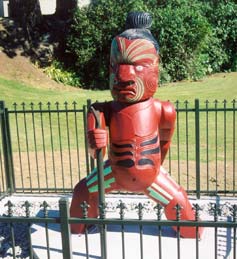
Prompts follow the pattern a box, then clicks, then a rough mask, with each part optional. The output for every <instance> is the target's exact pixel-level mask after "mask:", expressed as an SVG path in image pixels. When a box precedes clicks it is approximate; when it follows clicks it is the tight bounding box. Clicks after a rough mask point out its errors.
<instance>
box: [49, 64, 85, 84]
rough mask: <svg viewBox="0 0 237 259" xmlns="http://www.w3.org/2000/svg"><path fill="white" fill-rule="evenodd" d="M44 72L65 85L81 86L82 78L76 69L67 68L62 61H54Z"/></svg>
mask: <svg viewBox="0 0 237 259" xmlns="http://www.w3.org/2000/svg"><path fill="white" fill-rule="evenodd" d="M44 72H45V73H46V74H47V75H48V76H49V77H50V78H51V79H53V80H55V81H56V82H58V83H63V84H65V85H71V86H76V87H80V86H81V83H80V78H79V76H78V75H77V73H76V72H75V71H72V70H66V69H65V68H64V66H63V65H62V63H60V62H59V61H54V62H53V63H52V64H51V65H50V66H49V67H46V68H45V69H44Z"/></svg>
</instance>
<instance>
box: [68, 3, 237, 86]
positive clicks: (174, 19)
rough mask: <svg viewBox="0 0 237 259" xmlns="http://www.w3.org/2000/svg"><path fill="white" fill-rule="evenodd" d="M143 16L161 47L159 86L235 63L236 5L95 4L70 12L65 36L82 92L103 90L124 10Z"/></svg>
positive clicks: (106, 84) (121, 27)
mask: <svg viewBox="0 0 237 259" xmlns="http://www.w3.org/2000/svg"><path fill="white" fill-rule="evenodd" d="M132 10H133V11H134V10H137V11H139V10H143V11H148V12H150V13H151V14H152V16H153V25H152V28H151V31H152V33H153V35H154V37H155V38H156V39H157V40H158V42H159V44H160V61H161V73H160V81H161V82H165V81H179V80H182V79H194V80H196V79H198V78H201V77H202V76H204V75H206V74H208V73H212V72H219V71H222V70H225V69H232V70H233V69H236V66H237V65H236V64H237V55H236V53H237V44H236V43H237V42H236V41H237V19H236V16H237V4H236V3H234V0H232V1H224V0H220V1H216V0H208V1H204V0H201V1H198V0H166V1H165V0H159V1H155V0H146V1H145V0H137V1H136V0H126V1H125V0H118V1H115V0H96V1H94V2H93V3H92V4H91V5H89V7H87V8H82V9H77V10H76V11H75V13H74V17H73V21H72V24H71V28H70V32H69V34H68V37H67V51H68V53H70V54H71V57H72V60H71V64H72V66H73V68H74V69H75V71H77V73H78V75H79V77H80V78H81V82H82V86H83V87H86V88H100V89H104V88H108V85H109V83H108V80H109V56H110V44H111V41H112V38H113V37H114V36H116V35H117V34H118V33H120V32H122V31H123V30H124V25H125V19H126V15H127V13H128V12H129V11H132Z"/></svg>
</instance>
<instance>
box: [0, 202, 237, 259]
mask: <svg viewBox="0 0 237 259" xmlns="http://www.w3.org/2000/svg"><path fill="white" fill-rule="evenodd" d="M13 205H14V204H12V202H7V204H6V208H7V211H8V212H7V213H6V214H5V215H4V216H3V215H2V216H0V225H1V228H0V236H1V237H2V238H1V243H0V247H1V246H2V249H1V251H2V255H3V256H4V254H6V253H7V254H8V256H12V257H11V258H13V259H15V258H17V257H16V254H17V251H16V247H18V255H19V248H20V250H21V253H23V251H24V256H23V255H22V254H21V253H20V255H21V256H22V257H21V258H32V259H33V258H39V257H37V252H36V251H37V250H40V251H41V257H40V258H45V259H47V258H48V259H50V258H56V257H55V253H56V256H57V258H64V259H71V258H74V257H73V255H74V256H76V252H75V251H74V250H73V249H72V238H73V236H72V235H71V233H70V227H69V226H70V223H73V224H75V223H83V224H86V225H88V228H86V231H85V234H84V235H83V236H82V237H80V238H79V237H78V235H76V237H77V239H78V240H77V245H76V246H77V247H78V243H79V242H81V240H82V242H81V243H80V253H79V252H78V254H79V255H81V257H80V258H82V257H83V258H92V257H93V258H103V259H107V258H114V257H115V254H114V253H115V252H116V251H115V247H113V245H114V243H113V242H112V240H110V242H109V240H108V239H107V238H106V236H105V237H103V238H104V240H103V242H102V243H101V244H103V246H104V247H103V248H102V246H101V245H100V242H99V240H97V241H98V244H99V245H98V249H97V251H96V252H97V253H98V250H99V251H101V252H99V254H98V255H95V254H94V251H93V252H92V250H91V248H92V245H91V239H90V237H91V235H92V236H95V232H94V234H91V233H90V229H89V225H91V224H93V225H96V226H97V227H98V229H100V226H103V227H104V228H105V229H106V231H107V234H108V233H109V230H108V229H109V228H110V227H111V226H116V229H117V230H116V232H117V233H118V234H119V235H120V237H119V238H117V239H116V248H118V249H120V253H119V254H120V255H121V257H120V258H123V259H124V258H131V257H126V256H125V255H126V252H127V250H128V249H131V247H129V244H127V243H126V242H128V241H127V238H126V236H127V235H129V230H128V227H130V228H131V226H132V227H133V235H134V239H133V243H132V247H133V248H132V251H133V255H134V256H135V257H134V258H148V257H147V256H146V254H145V253H146V249H145V246H146V245H145V242H144V241H145V239H144V238H145V237H144V235H145V233H146V231H147V228H150V230H152V231H151V232H152V234H150V235H152V236H153V239H154V240H153V239H152V240H153V241H152V243H153V244H155V245H153V246H151V243H150V245H149V250H151V249H152V256H153V257H152V258H159V259H162V258H168V257H167V254H170V252H168V251H167V245H166V246H165V245H164V242H165V240H166V238H167V237H165V236H166V235H165V232H167V230H168V229H170V227H174V226H175V227H177V233H176V234H175V236H174V237H173V238H172V237H169V241H170V242H172V240H173V241H175V242H172V245H173V246H172V249H171V250H173V254H175V255H173V256H172V257H169V258H178V259H179V258H184V257H183V255H185V254H187V249H188V248H187V244H189V245H190V246H192V247H193V249H192V250H190V249H189V254H188V257H185V258H196V259H199V258H210V259H211V258H234V259H235V258H237V257H236V256H237V254H236V252H237V250H236V245H237V244H236V228H237V206H236V205H230V204H229V205H222V207H221V206H217V205H216V204H215V203H213V204H209V213H210V215H211V216H210V218H209V219H204V220H202V221H199V215H200V210H201V208H200V206H199V205H197V204H196V205H194V210H195V215H196V220H194V221H181V220H180V217H179V207H178V206H177V208H176V215H177V219H176V220H174V221H167V220H164V219H163V218H162V213H163V212H162V207H161V206H155V207H154V208H153V213H154V215H155V218H152V219H146V218H145V217H144V214H145V213H144V212H145V208H144V206H143V204H141V203H139V204H137V205H136V207H135V209H136V210H137V212H136V214H137V216H136V217H134V218H128V217H127V216H126V213H127V208H126V206H125V204H124V203H122V202H120V203H119V205H118V208H117V212H118V216H116V217H113V218H107V217H106V216H105V215H106V210H107V207H104V206H102V207H103V209H102V210H101V211H100V213H101V215H100V217H99V218H98V219H94V218H87V216H86V206H85V207H84V212H85V213H84V215H85V217H84V218H80V219H79V218H70V217H69V213H68V200H67V199H65V198H63V199H61V200H60V201H59V205H58V207H59V214H58V215H56V216H52V215H51V216H50V210H51V208H50V207H49V205H48V204H47V203H46V202H43V203H42V204H41V213H39V212H38V214H37V215H33V216H32V215H31V209H30V208H31V206H30V205H31V204H30V203H29V202H28V201H26V202H25V203H24V204H23V207H24V210H25V212H24V213H22V216H20V217H19V216H14V212H13V208H14V207H13ZM223 206H227V207H228V212H227V209H226V208H225V209H223ZM114 210H115V211H116V209H114ZM223 215H224V218H225V220H223ZM17 226H21V227H23V229H21V230H20V233H21V236H20V238H19V233H17ZM38 226H41V227H43V228H44V231H43V233H42V234H41V240H40V241H39V240H38V242H40V244H41V245H38V243H37V242H35V240H33V239H34V237H33V235H34V231H37V227H38ZM55 226H58V227H55ZM184 226H187V227H188V226H189V227H196V228H197V233H198V228H199V227H205V230H204V231H206V232H207V234H208V235H210V233H211V235H212V237H211V236H209V237H208V240H209V242H210V240H213V242H211V243H209V244H208V249H207V246H206V245H205V246H204V247H203V246H202V244H203V243H202V242H200V241H199V237H198V234H197V236H196V238H195V239H194V240H193V241H192V242H188V243H185V241H184V240H182V241H183V242H184V244H185V245H184V244H183V243H182V242H181V236H180V227H184ZM134 228H136V231H135V230H134ZM51 229H54V230H55V229H58V235H59V236H60V242H61V244H60V243H57V244H56V248H57V249H55V250H56V251H54V246H53V245H52V238H56V237H55V235H54V236H52V235H50V230H51ZM210 229H211V231H210ZM223 229H225V230H226V231H227V232H228V233H227V235H226V236H225V235H224V234H223ZM220 230H221V231H220ZM97 233H98V235H99V239H101V238H102V236H101V232H100V231H99V232H97ZM167 233H168V232H167ZM169 235H170V234H169ZM169 235H168V236H169ZM135 237H136V238H135ZM221 238H222V239H221ZM223 238H228V240H227V241H226V243H225V242H224V241H223ZM42 240H44V242H42ZM89 240H90V241H89ZM150 240H151V239H150ZM92 241H93V242H97V241H95V239H93V240H92ZM166 241H167V240H166ZM4 242H7V243H8V246H6V245H5V246H4ZM150 242H151V241H150ZM43 243H44V245H42V244H43ZM50 244H51V245H50ZM4 247H5V248H4ZM135 247H136V249H135ZM74 248H75V247H74ZM220 248H221V249H220ZM4 249H5V250H6V249H8V250H7V251H5V250H4ZM102 249H104V251H102ZM169 249H170V246H169ZM169 249H168V250H169ZM111 250H112V253H113V254H111ZM207 250H208V251H207ZM9 251H10V252H9ZM108 251H110V254H108ZM74 252H75V254H74ZM60 253H61V254H62V257H60ZM102 253H104V255H103V257H100V255H101V254H102ZM221 253H222V254H221ZM135 254H136V255H135ZM210 254H211V257H209V255H210ZM90 256H92V257H90ZM203 256H204V257H203ZM205 256H207V257H205ZM75 258H77V257H75ZM116 258H119V257H116Z"/></svg>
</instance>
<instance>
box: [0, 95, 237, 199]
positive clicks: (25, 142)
mask: <svg viewBox="0 0 237 259" xmlns="http://www.w3.org/2000/svg"><path fill="white" fill-rule="evenodd" d="M88 103H89V101H88ZM175 105H176V110H177V125H176V131H175V134H174V137H173V140H172V146H171V149H170V152H169V155H168V157H167V159H166V161H165V164H164V167H165V168H166V169H167V170H168V171H169V173H170V174H171V175H172V177H173V178H174V179H175V180H176V181H177V182H178V183H179V184H181V185H182V186H183V187H184V188H185V189H186V190H187V191H188V193H194V194H196V195H197V197H200V195H202V194H208V195H210V194H212V195H215V194H218V193H222V194H225V195H235V194H236V191H237V190H236V186H237V179H236V178H237V177H236V145H237V141H236V109H237V108H236V100H233V101H231V102H227V101H225V100H224V101H223V102H220V101H214V102H212V103H211V102H209V101H206V102H204V103H200V102H199V100H195V102H192V103H190V102H188V101H185V102H182V103H181V102H179V101H177V102H176V104H175ZM87 106H88V105H85V106H83V107H78V104H77V103H76V102H74V103H71V104H69V103H67V102H65V103H64V104H59V103H55V104H51V103H47V104H42V103H39V104H37V105H36V104H33V103H31V104H25V103H22V104H16V103H15V104H13V106H12V107H10V108H9V109H8V108H7V107H5V106H4V102H2V101H0V127H1V130H0V194H1V195H4V194H5V193H9V192H10V193H13V192H18V193H43V192H48V193H50V192H51V193H52V192H55V193H59V192H63V193H65V192H71V191H72V189H73V186H74V185H75V184H76V183H77V182H78V181H79V180H80V179H81V178H83V177H84V176H85V175H87V174H88V173H89V172H90V171H91V169H92V168H93V166H94V161H93V160H91V159H90V158H89V156H88V152H87V143H86V140H85V139H86V138H85V126H86V125H85V124H86V120H85V119H86V112H87Z"/></svg>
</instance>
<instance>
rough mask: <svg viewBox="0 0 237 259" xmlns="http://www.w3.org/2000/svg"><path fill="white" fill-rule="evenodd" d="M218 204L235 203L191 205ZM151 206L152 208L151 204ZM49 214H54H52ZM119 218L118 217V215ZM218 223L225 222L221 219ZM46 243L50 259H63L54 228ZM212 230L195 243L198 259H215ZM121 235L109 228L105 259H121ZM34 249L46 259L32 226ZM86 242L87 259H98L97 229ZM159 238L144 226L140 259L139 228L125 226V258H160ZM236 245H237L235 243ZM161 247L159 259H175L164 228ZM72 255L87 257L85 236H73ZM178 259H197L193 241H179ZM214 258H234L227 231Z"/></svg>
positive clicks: (41, 234) (173, 242)
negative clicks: (86, 242)
mask: <svg viewBox="0 0 237 259" xmlns="http://www.w3.org/2000/svg"><path fill="white" fill-rule="evenodd" d="M119 199H121V197H120V196H119V197H118V196H110V197H108V198H107V201H108V202H109V203H110V204H116V203H118V201H119ZM123 201H124V202H125V203H126V204H129V206H130V207H132V206H133V205H134V204H138V203H139V202H142V203H145V204H148V207H149V204H150V202H149V201H148V200H147V199H146V198H143V197H136V196H132V197H129V196H128V197H127V198H123ZM210 201H211V202H217V203H219V204H224V203H226V202H227V203H228V204H231V203H235V202H236V201H235V200H234V199H228V200H227V199H219V198H218V199H217V198H213V199H209V198H203V199H202V200H201V201H196V200H195V199H192V202H193V203H199V204H200V205H201V206H205V205H207V204H208V203H209V202H210ZM150 205H152V204H150ZM50 213H52V214H53V213H56V212H55V211H51V212H50ZM154 216H155V215H152V213H151V212H150V211H149V208H148V213H145V215H144V217H145V218H152V217H154ZM107 217H116V216H115V214H114V213H112V212H108V214H107ZM117 217H118V215H117ZM126 217H128V218H137V214H136V213H135V211H134V210H132V211H129V212H128V213H127V214H126ZM202 218H205V219H210V220H213V217H212V216H210V215H209V214H208V213H206V212H203V214H202ZM221 220H227V218H225V217H222V218H221ZM49 228H50V229H49V240H50V255H51V257H50V258H53V259H54V258H55V259H60V258H62V253H61V235H60V229H59V227H58V226H57V227H56V226H53V225H51V226H50V227H49ZM214 233H215V230H214V229H213V228H206V229H205V232H204V235H203V237H202V239H201V240H200V241H199V242H198V247H199V249H198V253H199V257H198V258H201V259H212V258H213V259H214V258H215V235H214ZM121 237H122V235H121V231H120V227H119V226H110V227H108V232H107V248H108V251H107V258H108V259H120V258H121V259H122V258H123V255H122V238H121ZM32 238H33V247H34V251H35V253H36V254H37V256H38V257H39V258H40V259H44V258H47V255H46V240H45V229H44V227H42V226H39V225H33V234H32ZM88 240H89V257H88V258H91V259H97V258H101V257H100V236H99V232H98V229H97V228H94V229H93V231H91V232H90V234H89V236H88ZM158 240H159V237H158V235H157V228H156V227H154V226H147V227H145V228H144V229H143V240H142V242H143V257H141V247H140V241H141V240H140V235H139V228H138V227H136V226H127V227H126V228H125V257H124V258H128V259H133V258H134V259H137V258H144V259H155V258H159V245H158V243H159V242H158ZM235 242H237V241H236V240H235ZM161 243H162V249H161V253H162V259H175V258H178V243H177V239H176V238H175V232H174V231H173V230H172V229H171V228H168V227H166V228H164V229H163V231H162V237H161ZM72 251H73V259H79V258H87V257H86V246H85V235H80V236H79V235H72ZM180 258H181V259H191V258H196V241H195V240H192V239H181V241H180ZM217 258H218V259H220V258H221V259H224V258H225V259H227V258H234V255H233V233H232V231H231V230H230V229H218V230H217Z"/></svg>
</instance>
